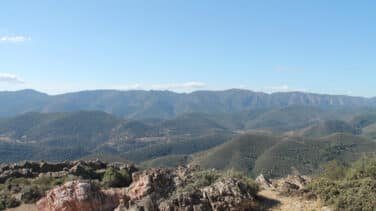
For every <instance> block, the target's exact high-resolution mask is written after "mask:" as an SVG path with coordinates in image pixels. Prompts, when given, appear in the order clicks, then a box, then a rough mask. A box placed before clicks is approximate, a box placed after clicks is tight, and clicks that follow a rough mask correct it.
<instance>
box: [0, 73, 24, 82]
mask: <svg viewBox="0 0 376 211" xmlns="http://www.w3.org/2000/svg"><path fill="white" fill-rule="evenodd" d="M0 82H7V83H17V84H19V83H24V82H25V81H24V80H22V79H21V78H19V77H18V76H16V75H12V74H8V73H0Z"/></svg>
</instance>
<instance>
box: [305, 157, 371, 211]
mask: <svg viewBox="0 0 376 211" xmlns="http://www.w3.org/2000/svg"><path fill="white" fill-rule="evenodd" d="M330 166H332V167H334V168H333V172H330V170H331V169H330V168H328V169H326V170H325V171H324V172H323V174H322V175H321V176H320V177H318V178H315V179H314V180H313V181H312V182H311V183H310V184H309V185H308V189H309V190H311V191H313V192H314V193H316V194H317V195H318V196H319V197H320V199H321V200H322V201H323V202H324V203H326V204H328V205H333V206H334V208H335V209H336V210H370V211H372V210H376V200H375V199H376V157H375V156H367V157H363V158H361V159H359V160H358V161H357V162H355V163H354V164H353V165H351V166H350V167H348V168H344V167H343V169H342V167H341V168H338V166H337V164H335V163H334V162H332V163H330V164H328V167H330ZM339 169H340V171H339ZM335 172H340V174H339V175H340V176H338V175H336V174H335ZM328 174H329V175H328ZM344 175H345V176H344Z"/></svg>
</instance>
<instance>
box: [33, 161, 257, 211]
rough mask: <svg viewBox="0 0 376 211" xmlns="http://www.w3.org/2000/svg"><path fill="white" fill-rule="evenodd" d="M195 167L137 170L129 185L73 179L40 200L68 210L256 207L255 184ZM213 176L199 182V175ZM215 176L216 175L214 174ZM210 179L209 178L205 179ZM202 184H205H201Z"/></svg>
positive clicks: (41, 205)
mask: <svg viewBox="0 0 376 211" xmlns="http://www.w3.org/2000/svg"><path fill="white" fill-rule="evenodd" d="M196 173H198V171H197V170H196V169H194V168H186V167H180V168H178V169H150V170H146V171H140V172H136V173H134V174H133V182H132V184H131V185H130V186H129V187H127V188H111V189H105V190H101V189H99V188H98V187H97V186H96V185H95V184H94V183H91V182H89V181H87V182H85V181H71V182H68V183H65V184H64V185H62V186H59V187H56V188H54V189H52V190H50V191H48V192H47V194H46V197H44V198H42V199H41V200H40V201H38V203H37V207H38V209H39V210H41V211H52V210H64V211H77V210H87V211H90V210H93V211H94V210H96V211H106V210H117V211H121V210H140V211H141V210H150V211H152V210H161V211H170V210H182V211H183V210H187V211H188V210H196V211H206V210H256V209H257V207H256V205H257V203H256V200H255V194H256V191H255V190H254V187H252V186H250V185H249V184H247V183H246V182H245V181H242V180H241V179H239V178H230V177H222V176H220V175H217V174H216V173H214V172H205V173H204V174H205V175H204V176H202V175H201V172H200V173H198V174H200V175H196ZM205 177H207V178H206V179H207V181H208V180H210V179H213V181H209V182H212V184H209V185H208V186H206V185H205V184H202V185H201V184H197V187H192V188H190V185H192V182H193V183H194V182H195V181H192V179H193V180H195V179H197V180H201V179H203V178H204V179H205ZM210 177H212V178H210ZM203 182H206V181H203ZM200 186H201V187H200Z"/></svg>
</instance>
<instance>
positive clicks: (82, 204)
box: [37, 181, 122, 211]
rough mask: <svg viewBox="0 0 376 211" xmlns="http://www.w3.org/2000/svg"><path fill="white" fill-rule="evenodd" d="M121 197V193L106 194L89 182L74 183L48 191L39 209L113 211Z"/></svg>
mask: <svg viewBox="0 0 376 211" xmlns="http://www.w3.org/2000/svg"><path fill="white" fill-rule="evenodd" d="M121 197H122V195H121V193H119V192H114V191H113V192H111V191H107V192H104V191H101V190H100V189H99V188H98V187H97V186H95V185H94V184H92V183H89V182H83V181H72V182H67V183H66V184H64V185H62V186H59V187H56V188H54V189H52V190H50V191H48V192H47V193H46V197H44V198H42V199H41V200H39V201H38V202H37V207H38V210H39V211H110V210H111V211H112V210H114V209H115V208H116V207H117V206H118V204H119V202H120V198H121Z"/></svg>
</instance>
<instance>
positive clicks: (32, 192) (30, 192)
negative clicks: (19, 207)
mask: <svg viewBox="0 0 376 211" xmlns="http://www.w3.org/2000/svg"><path fill="white" fill-rule="evenodd" d="M42 196H43V192H41V190H40V189H39V188H38V187H36V186H28V187H25V188H24V189H23V190H22V193H21V201H22V202H24V203H26V204H30V203H35V202H37V201H38V200H39V199H40V198H42Z"/></svg>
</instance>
